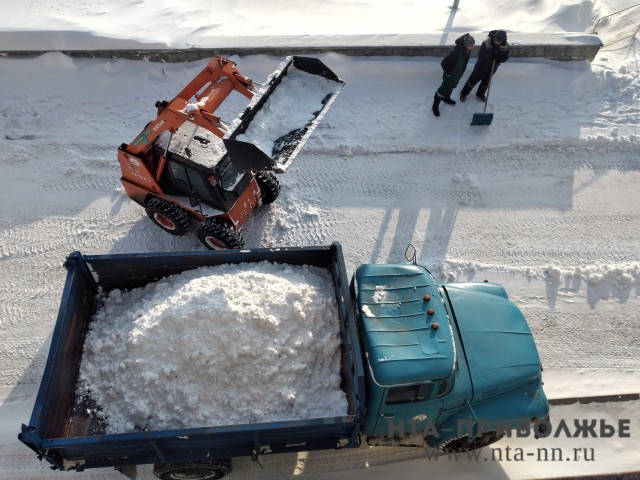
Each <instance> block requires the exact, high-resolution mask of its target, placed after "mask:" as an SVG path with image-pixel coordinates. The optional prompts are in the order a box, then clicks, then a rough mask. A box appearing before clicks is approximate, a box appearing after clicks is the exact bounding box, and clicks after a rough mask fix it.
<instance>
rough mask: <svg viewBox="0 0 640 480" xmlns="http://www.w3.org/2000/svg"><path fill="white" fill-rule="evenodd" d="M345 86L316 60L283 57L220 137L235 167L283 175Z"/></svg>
mask: <svg viewBox="0 0 640 480" xmlns="http://www.w3.org/2000/svg"><path fill="white" fill-rule="evenodd" d="M344 83H345V82H344V81H342V80H340V79H339V78H338V77H337V76H336V74H335V73H333V72H332V71H331V70H330V69H329V68H328V67H327V66H326V65H325V64H324V63H322V62H321V61H320V60H318V59H317V58H311V57H298V56H292V57H287V59H286V60H285V61H284V62H283V63H282V64H280V66H279V67H278V69H277V70H276V71H275V72H273V73H272V74H271V75H270V76H269V78H268V80H267V83H265V85H264V86H263V87H262V88H261V89H260V91H259V92H258V93H256V94H255V95H254V97H253V99H252V100H251V103H250V104H249V106H247V108H246V109H245V110H244V112H242V114H241V115H240V116H239V117H238V118H237V119H236V120H234V122H233V124H232V127H231V133H230V134H229V135H227V136H226V137H225V138H224V139H223V141H224V143H225V146H226V148H227V152H228V154H229V158H230V159H231V163H232V164H233V166H234V167H235V168H236V169H238V170H254V171H265V170H270V171H274V172H277V173H283V172H284V171H286V169H287V168H288V167H289V165H291V162H292V160H293V159H294V158H295V157H296V156H297V155H298V153H299V152H300V150H301V148H302V147H303V145H304V144H305V143H306V141H307V140H308V139H309V137H310V136H311V134H312V133H313V131H314V130H315V129H316V127H317V126H318V124H319V122H320V120H321V119H322V117H323V116H324V114H325V113H326V112H327V111H328V110H329V108H330V107H331V104H332V103H333V102H334V100H335V98H336V97H337V95H338V94H339V93H340V90H342V87H343V86H344Z"/></svg>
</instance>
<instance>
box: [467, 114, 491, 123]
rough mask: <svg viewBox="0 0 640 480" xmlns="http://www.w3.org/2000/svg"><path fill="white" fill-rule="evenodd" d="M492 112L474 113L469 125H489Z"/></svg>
mask: <svg viewBox="0 0 640 480" xmlns="http://www.w3.org/2000/svg"><path fill="white" fill-rule="evenodd" d="M491 122H493V113H474V114H473V118H472V119H471V125H491Z"/></svg>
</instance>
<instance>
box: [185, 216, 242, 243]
mask: <svg viewBox="0 0 640 480" xmlns="http://www.w3.org/2000/svg"><path fill="white" fill-rule="evenodd" d="M196 233H197V235H198V238H199V239H200V241H201V242H202V243H203V244H204V246H205V247H207V248H208V249H210V250H225V249H227V248H242V246H243V245H244V240H243V239H242V235H240V234H239V233H238V231H237V230H236V229H235V227H234V226H233V225H229V224H228V223H227V222H224V221H222V220H220V219H219V218H215V217H210V218H207V219H205V220H204V221H203V222H202V223H201V224H200V226H199V227H198V231H197V232H196Z"/></svg>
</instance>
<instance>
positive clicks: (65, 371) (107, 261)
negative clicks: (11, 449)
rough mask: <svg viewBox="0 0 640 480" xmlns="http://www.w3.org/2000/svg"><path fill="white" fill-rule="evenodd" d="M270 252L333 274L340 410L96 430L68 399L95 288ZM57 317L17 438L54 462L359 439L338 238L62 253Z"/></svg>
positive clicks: (280, 448)
mask: <svg viewBox="0 0 640 480" xmlns="http://www.w3.org/2000/svg"><path fill="white" fill-rule="evenodd" d="M260 261H269V262H274V263H283V264H291V265H303V264H304V265H313V266H316V267H320V268H325V269H328V270H329V271H330V272H331V275H332V277H333V281H334V286H335V294H336V300H337V305H338V311H339V315H340V329H341V335H342V359H341V365H342V366H341V375H342V388H343V390H344V391H345V393H346V396H347V401H348V412H347V415H346V416H344V417H332V418H315V419H308V420H297V421H280V422H270V423H258V424H244V425H225V426H216V425H202V426H201V427H199V428H190V429H180V430H170V431H149V432H133V433H122V434H105V433H104V431H100V428H96V425H95V423H96V422H92V419H91V418H89V417H88V415H87V414H86V413H84V411H83V410H82V409H79V408H75V405H74V404H75V391H76V380H77V376H78V371H79V367H80V361H81V358H82V347H83V344H84V338H85V335H86V333H87V329H88V325H89V322H90V320H91V318H92V316H93V314H94V313H95V310H96V304H97V300H98V293H99V291H101V292H103V293H104V292H109V291H110V290H112V289H114V288H119V289H132V288H137V287H142V286H144V285H146V284H148V283H151V282H155V281H157V280H159V279H160V278H162V277H165V276H168V275H173V274H178V273H180V272H183V271H186V270H190V269H193V268H198V267H202V266H213V265H220V264H225V263H233V264H235V263H247V262H260ZM65 267H66V269H67V270H68V274H67V279H66V283H65V287H64V291H63V295H62V301H61V304H60V310H59V313H58V319H57V322H56V325H55V328H54V332H53V336H52V340H51V347H50V351H49V356H48V359H47V364H46V367H45V371H44V374H43V378H42V382H41V385H40V389H39V392H38V396H37V398H36V402H35V405H34V408H33V413H32V416H31V419H30V421H29V425H28V426H26V425H23V426H22V431H21V433H20V434H19V436H18V438H19V439H20V440H21V441H22V442H23V443H25V444H26V445H27V446H29V447H30V448H31V449H32V450H34V451H35V452H36V453H37V454H38V456H39V457H40V458H41V459H42V458H44V459H46V460H47V461H49V462H50V463H51V464H52V465H53V467H54V468H59V469H63V470H70V469H76V470H82V469H84V468H94V467H105V466H114V467H117V466H123V465H138V464H146V463H154V462H157V461H164V462H174V461H187V460H197V459H204V458H223V457H234V456H248V455H254V454H256V455H258V454H267V453H280V452H289V451H302V450H315V449H326V448H337V447H355V446H357V445H359V433H360V431H361V421H362V413H363V409H364V373H363V364H362V355H361V352H360V345H359V342H358V338H357V332H356V323H355V318H354V311H353V308H352V304H351V298H350V295H349V282H348V279H347V276H346V270H345V265H344V258H343V255H342V248H341V246H340V244H338V243H337V242H334V243H333V244H331V245H329V246H319V247H292V248H278V249H254V250H227V251H205V252H183V253H150V254H118V255H100V256H83V255H82V254H80V253H79V252H74V253H72V254H70V255H69V256H68V258H67V261H66V263H65Z"/></svg>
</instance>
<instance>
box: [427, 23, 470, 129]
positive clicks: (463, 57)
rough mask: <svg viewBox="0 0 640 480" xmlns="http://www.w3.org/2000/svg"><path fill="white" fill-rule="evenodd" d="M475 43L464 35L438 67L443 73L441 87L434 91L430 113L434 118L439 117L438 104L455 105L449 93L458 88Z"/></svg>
mask: <svg viewBox="0 0 640 480" xmlns="http://www.w3.org/2000/svg"><path fill="white" fill-rule="evenodd" d="M475 43H476V41H475V40H474V39H473V37H472V36H471V35H469V34H468V33H465V34H464V35H462V36H461V37H459V38H458V39H456V46H455V47H453V50H451V52H449V55H447V56H446V57H445V58H444V59H443V60H442V62H440V65H441V66H442V70H443V71H444V73H443V74H442V85H440V87H439V88H438V90H436V94H435V95H434V96H433V106H432V107H431V111H433V114H434V115H435V116H436V117H439V116H440V109H439V108H438V106H439V105H440V102H442V101H444V103H448V104H449V105H455V104H456V101H455V100H453V99H452V98H451V92H453V89H454V88H456V87H457V86H458V82H459V81H460V78H462V74H463V73H464V71H465V70H466V69H467V63H468V62H469V56H470V55H471V50H472V49H473V46H474V45H475Z"/></svg>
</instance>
